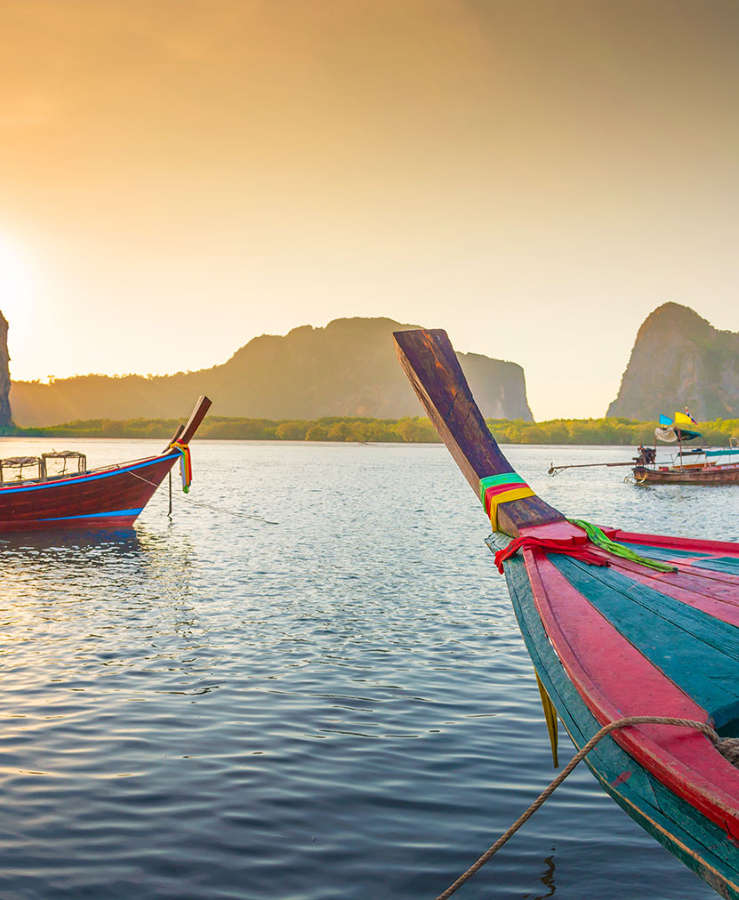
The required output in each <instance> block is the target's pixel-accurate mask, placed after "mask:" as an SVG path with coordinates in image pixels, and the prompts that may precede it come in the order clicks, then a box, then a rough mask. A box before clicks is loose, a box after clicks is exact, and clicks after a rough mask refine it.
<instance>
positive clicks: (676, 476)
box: [633, 463, 739, 484]
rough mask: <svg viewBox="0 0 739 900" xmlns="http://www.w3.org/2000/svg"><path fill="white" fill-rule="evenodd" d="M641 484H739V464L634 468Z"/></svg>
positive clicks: (636, 477)
mask: <svg viewBox="0 0 739 900" xmlns="http://www.w3.org/2000/svg"><path fill="white" fill-rule="evenodd" d="M633 471H634V478H635V480H636V481H637V482H638V483H639V484H739V463H731V464H730V465H724V466H683V467H682V468H680V467H670V468H662V469H650V468H647V467H646V466H635V467H634V470H633Z"/></svg>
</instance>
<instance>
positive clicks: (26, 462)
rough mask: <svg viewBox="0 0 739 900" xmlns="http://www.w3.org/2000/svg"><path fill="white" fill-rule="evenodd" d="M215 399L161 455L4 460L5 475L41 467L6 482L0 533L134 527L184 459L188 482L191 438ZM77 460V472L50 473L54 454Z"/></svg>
mask: <svg viewBox="0 0 739 900" xmlns="http://www.w3.org/2000/svg"><path fill="white" fill-rule="evenodd" d="M210 405H211V401H210V400H209V399H208V398H207V397H200V399H199V400H198V402H197V403H196V404H195V408H194V409H193V411H192V414H191V415H190V418H189V420H188V422H187V424H186V425H184V426H183V425H180V426H179V428H178V429H177V431H176V432H175V433H174V435H173V436H172V439H171V441H170V442H169V444H168V445H167V447H166V449H165V450H164V451H163V452H162V453H160V454H158V455H157V456H148V457H145V458H144V459H136V460H132V461H130V462H123V463H118V464H116V465H112V466H103V467H101V468H99V469H89V470H88V469H87V468H86V458H85V456H84V455H83V454H81V453H77V452H74V451H63V452H62V453H45V454H43V455H42V456H40V457H13V458H10V459H4V460H0V478H2V477H3V474H4V473H5V472H6V471H7V470H19V472H20V473H22V472H23V469H24V468H27V467H29V466H32V467H35V468H36V470H37V477H35V478H29V479H23V480H16V481H12V482H10V483H4V482H1V483H0V533H2V532H9V531H28V530H38V529H47V528H129V527H130V526H131V525H133V523H134V521H135V520H136V517H137V516H138V515H139V513H141V512H142V510H143V509H144V507H145V506H146V504H147V503H148V502H149V500H150V499H151V497H152V495H153V494H154V491H156V489H157V488H158V487H159V485H160V484H161V483H162V481H163V480H164V479H165V477H166V476H167V474H168V473H169V472H170V470H171V469H172V466H173V465H174V464H175V463H176V462H177V461H178V460H179V461H180V462H181V467H182V478H183V487H184V489H185V490H188V489H189V486H190V480H191V477H192V467H191V463H190V446H189V445H190V441H191V439H192V437H193V435H194V434H195V432H196V431H197V429H198V426H199V425H200V423H201V422H202V421H203V418H204V417H205V414H206V413H207V412H208V409H209V407H210ZM59 458H61V459H63V460H64V465H65V468H66V464H67V461H68V460H70V459H72V460H76V462H77V468H78V470H77V471H76V472H74V473H71V474H67V473H66V472H65V473H64V474H62V475H49V474H48V465H49V462H50V461H51V460H54V459H59Z"/></svg>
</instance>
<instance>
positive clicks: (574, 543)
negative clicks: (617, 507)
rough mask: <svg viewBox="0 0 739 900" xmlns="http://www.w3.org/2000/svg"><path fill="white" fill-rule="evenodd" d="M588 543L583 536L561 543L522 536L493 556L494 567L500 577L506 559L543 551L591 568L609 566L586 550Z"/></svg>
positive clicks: (549, 539)
mask: <svg viewBox="0 0 739 900" xmlns="http://www.w3.org/2000/svg"><path fill="white" fill-rule="evenodd" d="M588 543H589V541H588V538H587V537H586V536H585V535H583V536H582V538H580V537H579V536H578V537H572V538H569V539H568V540H563V541H557V540H553V539H551V538H537V537H533V536H529V535H523V536H522V537H517V538H516V539H515V540H514V541H511V542H510V544H509V545H508V546H507V547H504V548H503V549H502V550H498V552H497V553H496V554H495V565H496V566H497V567H498V571H499V572H500V574H501V575H502V574H503V563H504V562H505V561H506V560H507V559H510V558H511V556H513V555H514V554H515V553H516V552H517V551H518V550H544V551H545V552H546V553H563V554H565V556H572V557H574V558H575V559H581V560H582V561H583V562H586V563H589V564H590V565H591V566H607V565H610V564H609V562H608V560H606V559H603V557H602V556H596V554H595V553H593V551H592V550H588V548H587V547H586V546H585V545H586V544H588Z"/></svg>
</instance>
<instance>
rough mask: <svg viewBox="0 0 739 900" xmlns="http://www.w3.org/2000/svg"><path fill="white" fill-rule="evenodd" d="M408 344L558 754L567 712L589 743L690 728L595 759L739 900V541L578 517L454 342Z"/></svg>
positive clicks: (411, 368)
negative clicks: (550, 490)
mask: <svg viewBox="0 0 739 900" xmlns="http://www.w3.org/2000/svg"><path fill="white" fill-rule="evenodd" d="M395 340H396V342H397V344H398V349H399V357H400V361H401V365H402V366H403V368H404V370H405V372H406V374H407V375H408V377H409V379H410V381H411V383H412V385H413V387H414V389H415V391H416V393H417V394H418V396H419V398H420V399H421V401H422V403H423V404H424V406H425V407H426V410H427V411H428V414H429V416H430V417H431V420H432V421H433V423H434V425H435V426H436V428H437V429H438V431H439V433H440V435H441V437H442V438H443V440H444V441H445V443H446V445H447V447H448V448H449V450H450V452H451V454H452V456H453V457H454V459H455V460H456V462H457V464H458V465H459V467H460V469H461V470H462V472H463V474H464V475H465V477H466V478H467V480H468V481H469V483H470V485H471V486H472V488H473V490H474V491H475V494H477V496H478V497H479V498H480V500H481V502H482V504H483V506H484V508H485V511H486V513H487V514H488V515H489V517H490V521H491V525H492V528H493V531H494V532H496V533H497V536H496V538H495V541H496V544H497V547H498V548H499V549H498V552H497V554H496V563H497V564H498V566H499V569H500V571H503V570H505V576H506V580H507V582H508V589H509V593H510V597H511V601H512V603H513V608H514V610H515V613H516V617H517V619H518V623H519V626H520V629H521V634H522V636H523V638H524V641H525V643H526V647H527V649H528V651H529V654H530V656H531V659H532V662H533V664H534V668H535V670H536V673H537V678H538V680H539V687H540V691H541V696H542V704H543V705H544V711H545V715H546V718H547V724H548V727H549V730H550V738H551V739H552V749H553V753H555V755H556V736H557V716H559V719H560V720H561V721H562V722H563V723H564V726H565V728H566V729H567V731H568V733H569V735H570V737H571V738H572V741H573V743H574V744H575V745H576V747H578V748H582V747H583V745H585V744H586V743H587V742H588V741H589V740H590V738H592V737H593V736H594V735H596V734H597V733H598V732H599V731H600V729H601V728H602V726H606V725H609V724H610V723H616V722H619V723H620V722H621V720H622V719H624V718H626V717H628V718H631V717H633V716H653V717H668V718H670V719H677V720H690V721H691V722H692V723H693V725H692V727H688V726H687V725H685V724H681V725H675V724H674V722H673V723H671V724H667V723H661V724H644V723H642V724H631V725H629V726H628V727H623V725H622V724H619V725H618V726H617V730H614V731H612V732H611V733H610V734H608V735H607V736H605V737H603V739H602V740H601V741H600V743H598V744H597V745H596V746H595V748H594V749H593V750H592V751H591V752H590V753H589V755H588V756H587V757H586V762H587V764H588V766H589V767H590V769H591V770H592V772H593V773H594V775H595V776H596V778H597V779H598V781H599V782H600V784H601V786H602V787H603V788H604V790H605V791H607V793H608V794H609V795H610V796H611V797H612V798H613V799H614V800H616V802H617V803H618V804H619V805H620V806H621V807H622V808H623V809H624V810H626V812H627V813H628V814H629V815H630V816H631V817H632V818H634V819H635V820H636V821H637V822H638V823H639V824H640V825H641V826H642V827H643V828H645V829H646V830H647V831H648V832H649V833H650V834H651V835H652V836H653V837H655V838H656V839H657V840H658V841H659V842H660V843H661V844H663V845H664V846H665V847H666V848H667V849H668V850H670V851H671V852H672V853H674V854H675V856H677V857H678V858H679V859H680V860H681V861H682V862H683V863H685V864H686V865H687V866H689V867H690V868H691V869H693V871H695V872H696V873H697V874H698V875H699V876H700V877H701V878H703V879H704V880H705V881H706V882H707V883H708V884H709V885H711V887H713V888H714V889H715V890H716V891H717V893H718V894H720V895H721V896H722V897H724V898H734V900H736V898H739V768H737V765H739V741H737V740H736V739H737V738H739V544H736V543H729V542H723V541H710V540H694V539H687V538H675V537H660V536H657V535H650V534H639V533H631V532H625V531H619V530H618V529H599V528H597V527H596V526H593V525H591V524H590V523H587V522H583V521H581V520H573V521H572V522H571V521H568V520H567V519H566V518H565V516H564V515H563V514H562V513H561V512H559V510H557V509H554V508H553V507H551V506H549V505H548V504H547V503H545V502H544V501H543V500H542V499H540V498H539V497H538V496H537V495H536V494H535V493H534V491H533V490H532V489H531V488H530V487H529V486H528V485H527V484H526V483H525V481H524V479H523V478H522V477H521V476H520V475H518V474H517V473H516V472H515V471H514V470H513V467H512V466H511V465H510V463H509V462H508V460H507V459H506V458H505V456H504V455H503V454H502V453H501V451H500V449H499V447H498V445H497V444H496V442H495V440H494V439H493V438H492V436H491V434H490V432H489V430H488V428H487V426H486V424H485V421H484V419H483V417H482V415H481V413H480V410H479V409H478V408H477V406H476V404H475V401H474V399H473V397H472V394H471V393H470V389H469V387H468V385H467V382H466V380H465V377H464V375H463V373H462V370H461V368H460V366H459V363H458V361H457V358H456V356H455V354H454V350H453V348H452V346H451V344H450V342H449V339H448V337H447V335H446V333H445V332H443V331H405V332H396V333H395ZM575 523H577V524H575ZM511 538H513V540H511ZM706 725H708V726H710V727H709V728H707V727H706ZM699 729H702V730H699ZM714 729H715V730H714ZM704 731H705V732H706V733H704ZM716 732H718V734H716ZM732 759H733V760H734V762H732ZM625 864H628V859H626V860H625ZM466 874H467V873H466ZM463 877H464V876H463ZM460 880H461V879H460ZM453 887H454V886H453ZM447 893H448V892H445V895H447ZM616 893H617V891H616Z"/></svg>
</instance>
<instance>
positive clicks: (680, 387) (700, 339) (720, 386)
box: [606, 303, 739, 420]
mask: <svg viewBox="0 0 739 900" xmlns="http://www.w3.org/2000/svg"><path fill="white" fill-rule="evenodd" d="M686 406H687V407H688V409H689V410H690V412H691V413H692V414H693V416H694V417H695V418H696V419H698V420H705V419H719V418H728V419H730V418H737V416H739V333H737V332H735V331H718V330H717V329H716V328H714V327H713V326H712V325H711V324H710V323H709V322H707V321H706V320H705V319H702V318H701V317H700V316H699V315H698V313H696V312H695V311H694V310H692V309H690V308H689V307H687V306H681V305H680V304H679V303H665V304H663V305H662V306H660V307H658V308H657V309H655V310H654V312H653V313H651V314H650V315H649V316H647V318H646V319H645V320H644V322H643V324H642V326H641V328H640V329H639V331H638V333H637V335H636V343H635V344H634V348H633V349H632V351H631V357H630V359H629V363H628V365H627V367H626V371H625V372H624V374H623V378H622V379H621V387H620V389H619V392H618V397H616V399H615V400H614V401H613V403H611V405H610V406H609V407H608V412H607V413H606V415H607V416H627V417H629V418H634V419H656V418H657V416H658V415H659V414H660V413H666V414H667V415H672V413H673V412H674V411H675V410H682V409H683V408H684V407H686Z"/></svg>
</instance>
